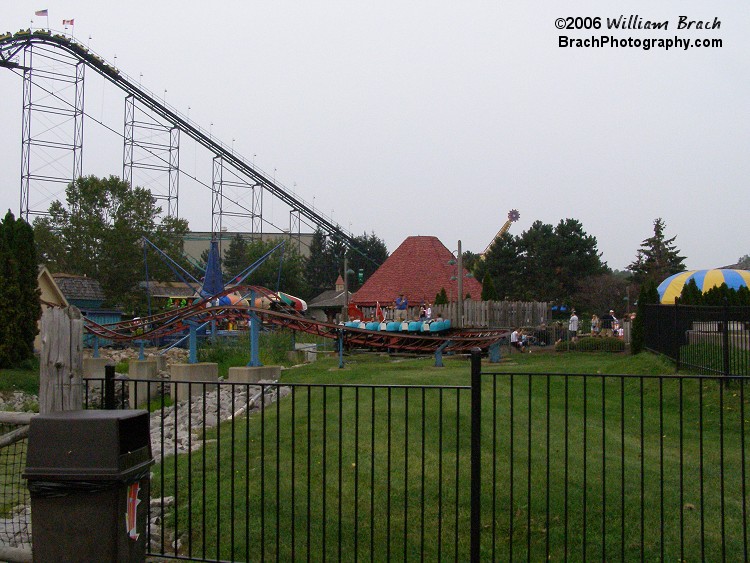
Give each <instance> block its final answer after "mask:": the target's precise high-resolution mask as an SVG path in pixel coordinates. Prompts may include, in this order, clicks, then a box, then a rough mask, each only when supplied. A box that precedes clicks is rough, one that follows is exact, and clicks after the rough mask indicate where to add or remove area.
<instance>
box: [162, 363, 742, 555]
mask: <svg viewBox="0 0 750 563" xmlns="http://www.w3.org/2000/svg"><path fill="white" fill-rule="evenodd" d="M433 364H434V361H433V359H432V358H424V359H408V358H405V359H393V358H389V357H387V356H383V355H371V354H368V355H352V356H349V357H347V361H346V367H345V368H344V369H339V368H338V367H337V366H338V361H337V359H328V360H321V361H318V362H316V363H313V364H309V365H306V366H304V367H298V368H295V369H292V370H287V371H285V372H283V383H285V384H290V385H293V387H292V392H291V394H290V395H288V396H286V397H285V398H284V399H282V400H281V401H279V402H277V403H274V404H273V405H270V406H268V407H267V408H266V410H265V411H264V413H263V414H262V415H261V414H255V415H253V416H251V417H250V419H249V421H248V420H247V418H241V419H236V420H235V421H234V423H231V424H230V423H227V424H224V425H222V426H221V427H220V429H219V430H218V431H217V430H212V431H209V433H208V435H207V438H208V439H209V440H210V441H209V442H208V443H207V444H206V446H205V447H204V448H203V449H202V450H200V451H199V452H197V453H195V454H194V455H193V457H192V459H190V460H189V459H188V458H187V457H184V456H183V457H180V458H179V459H176V460H175V459H168V460H166V461H165V465H164V468H163V469H164V493H165V494H174V493H175V491H177V497H178V502H177V505H178V507H179V509H178V511H176V512H175V513H173V514H172V515H171V516H170V518H168V523H169V524H170V525H172V526H176V527H177V529H178V532H179V533H180V535H182V536H183V537H184V538H186V537H187V536H188V535H190V536H191V538H192V542H193V543H192V544H191V545H192V548H191V549H192V555H193V556H206V557H216V558H221V559H232V560H244V559H252V560H259V559H262V558H268V559H272V558H274V559H275V558H276V557H277V556H278V557H279V558H280V559H282V560H291V559H302V558H306V556H307V554H308V552H309V553H311V554H312V558H313V559H317V558H320V556H321V554H322V553H325V554H326V557H330V558H337V559H338V558H340V559H343V560H353V559H354V558H355V554H356V556H357V557H358V558H365V559H370V558H371V557H372V558H373V559H375V560H384V559H386V558H387V557H388V556H390V557H393V558H395V559H403V558H406V559H410V560H415V559H418V558H420V557H421V556H422V554H424V557H425V559H427V560H436V559H454V558H457V559H460V560H464V559H467V558H468V549H469V490H468V483H469V469H470V467H469V451H470V450H469V442H470V427H469V421H470V408H469V407H470V394H469V391H468V390H467V389H465V388H461V389H459V388H444V389H442V390H441V389H437V388H432V387H430V388H424V389H422V388H406V387H392V388H386V387H383V386H384V385H399V386H404V385H423V386H436V385H440V386H466V385H468V384H469V379H470V374H469V362H468V361H467V360H466V359H465V358H447V359H446V360H445V367H444V368H436V367H434V365H433ZM483 369H484V371H485V372H488V374H487V375H485V376H484V378H483V393H482V397H483V398H482V401H483V403H482V425H483V426H482V450H483V455H482V524H483V534H482V554H483V560H513V559H526V558H527V556H528V558H529V559H531V560H540V559H544V558H546V554H547V553H548V552H549V554H550V558H551V559H553V560H560V559H563V558H565V556H566V555H567V557H568V558H570V559H572V560H579V559H583V558H584V556H585V557H586V558H593V559H597V560H601V559H605V558H606V559H620V558H622V557H625V558H627V559H640V558H645V559H661V558H662V557H663V558H664V559H673V560H674V559H680V558H681V557H686V558H690V559H692V558H696V559H697V558H700V557H701V549H704V550H705V551H704V552H703V555H704V556H705V557H706V558H707V559H711V558H714V557H716V558H719V557H721V555H722V549H723V550H724V554H725V555H726V556H727V558H728V559H742V558H743V557H744V555H743V541H744V533H743V532H744V527H745V526H744V524H743V522H746V521H743V519H742V514H743V509H744V502H743V501H744V497H743V495H742V494H741V493H742V491H743V490H744V489H743V487H744V486H746V481H745V480H744V479H743V477H742V475H743V473H742V471H743V468H744V465H743V461H746V460H743V459H742V456H741V449H740V445H741V444H742V440H743V439H744V436H743V434H742V433H743V432H744V427H743V425H742V423H741V421H742V419H741V418H740V415H741V414H744V415H745V416H744V418H748V415H747V413H745V412H744V409H746V408H747V406H746V405H745V404H743V403H741V402H740V399H741V398H744V399H746V398H745V397H744V396H743V395H742V394H741V391H740V389H739V388H738V387H735V388H729V389H724V388H722V387H720V386H718V385H717V384H716V383H715V382H713V381H701V380H694V379H691V380H686V381H684V382H683V383H680V382H679V380H678V379H677V378H674V377H670V376H671V374H672V372H673V367H672V366H671V364H669V363H666V362H664V361H663V360H662V359H661V358H659V357H657V356H653V355H650V354H641V355H638V356H630V355H625V354H586V353H566V354H555V353H544V354H526V355H521V354H513V355H508V356H505V357H504V359H503V361H502V362H501V363H500V364H485V365H484V367H483ZM495 372H497V373H498V375H491V374H492V373H495ZM500 372H502V373H500ZM552 373H554V374H581V373H593V374H596V373H600V374H602V375H605V374H638V375H649V376H654V375H662V374H665V375H666V377H664V378H658V377H657V378H654V377H651V378H647V379H641V378H607V379H604V378H602V377H595V378H583V377H581V376H568V377H564V376H561V375H554V376H550V377H546V376H545V375H544V374H552ZM511 374H512V375H511ZM350 384H357V385H359V387H351V386H349V385H350ZM362 386H365V387H362ZM680 391H681V393H680ZM744 402H745V403H746V401H744ZM701 419H702V421H703V422H702V424H701V423H700V420H701ZM230 444H233V445H234V447H233V448H230V447H229V446H230ZM217 446H218V451H220V452H221V454H220V455H217ZM204 468H205V469H204ZM157 474H158V468H157ZM701 474H702V477H703V478H702V481H701V479H700V477H701ZM722 475H723V477H722ZM701 482H702V484H703V485H702V489H701ZM161 486H162V485H161V481H160V478H157V479H156V480H155V482H154V489H155V491H156V492H158V491H159V490H160V489H161ZM722 487H723V489H722ZM722 490H723V493H722ZM155 494H156V493H155ZM722 528H723V529H724V538H725V541H724V543H723V544H722V541H721V537H722ZM217 530H218V531H217ZM662 538H663V539H664V541H663V542H662V541H661V539H662ZM662 550H663V551H662ZM185 553H187V551H185Z"/></svg>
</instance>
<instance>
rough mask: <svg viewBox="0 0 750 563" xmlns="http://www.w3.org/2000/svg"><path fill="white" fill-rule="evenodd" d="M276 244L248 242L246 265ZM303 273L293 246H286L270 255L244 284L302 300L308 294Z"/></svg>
mask: <svg viewBox="0 0 750 563" xmlns="http://www.w3.org/2000/svg"><path fill="white" fill-rule="evenodd" d="M278 244H279V241H268V242H264V241H262V240H253V241H250V242H248V244H247V262H246V263H247V265H248V266H249V265H250V264H253V263H254V262H255V261H256V260H258V259H259V258H261V257H262V256H263V255H264V254H266V253H267V252H268V251H269V250H271V249H273V248H274V247H275V246H277V245H278ZM304 271H305V265H304V260H303V259H302V257H301V256H300V254H299V253H298V252H297V249H296V248H294V247H293V245H289V244H287V245H284V246H282V247H280V248H278V249H277V250H276V252H274V253H273V254H271V255H270V256H269V257H268V258H267V259H266V261H265V262H263V264H261V265H260V266H259V267H258V268H257V269H256V270H255V271H254V272H253V273H252V274H250V276H249V277H248V278H247V279H246V280H245V282H244V283H246V284H253V285H262V286H264V287H267V288H268V289H271V290H273V291H276V290H277V289H278V290H280V291H283V292H285V293H290V294H292V295H296V296H298V297H303V298H304V297H306V296H307V295H308V294H309V289H308V287H307V283H306V281H305V276H304Z"/></svg>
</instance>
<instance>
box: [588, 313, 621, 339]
mask: <svg viewBox="0 0 750 563" xmlns="http://www.w3.org/2000/svg"><path fill="white" fill-rule="evenodd" d="M621 330H622V329H621V328H620V321H619V320H618V319H617V317H615V312H614V310H612V309H610V310H609V313H607V314H606V315H602V318H601V319H600V318H599V317H598V316H596V315H592V317H591V336H620V331H621Z"/></svg>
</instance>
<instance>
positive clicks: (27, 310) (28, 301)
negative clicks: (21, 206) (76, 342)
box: [0, 211, 41, 367]
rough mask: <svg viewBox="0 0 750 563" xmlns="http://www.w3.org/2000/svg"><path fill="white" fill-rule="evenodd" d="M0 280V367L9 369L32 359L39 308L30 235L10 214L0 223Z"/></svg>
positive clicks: (22, 222)
mask: <svg viewBox="0 0 750 563" xmlns="http://www.w3.org/2000/svg"><path fill="white" fill-rule="evenodd" d="M0 280H2V283H0V367H11V366H15V365H19V364H20V363H21V362H22V361H24V360H26V359H29V358H31V357H32V356H33V353H34V337H35V336H36V333H37V324H36V323H37V321H38V320H39V316H40V315H41V309H40V304H39V292H38V289H37V264H36V254H35V250H34V238H33V233H31V229H30V228H29V226H28V224H27V223H26V221H24V220H23V219H18V220H16V219H15V217H14V216H13V214H12V213H11V212H10V211H8V213H7V214H6V215H5V218H4V219H3V220H2V221H0Z"/></svg>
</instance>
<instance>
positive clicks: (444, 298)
mask: <svg viewBox="0 0 750 563" xmlns="http://www.w3.org/2000/svg"><path fill="white" fill-rule="evenodd" d="M447 304H448V293H447V292H446V291H445V288H444V287H441V288H440V291H439V292H438V293H437V295H435V305H447Z"/></svg>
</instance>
